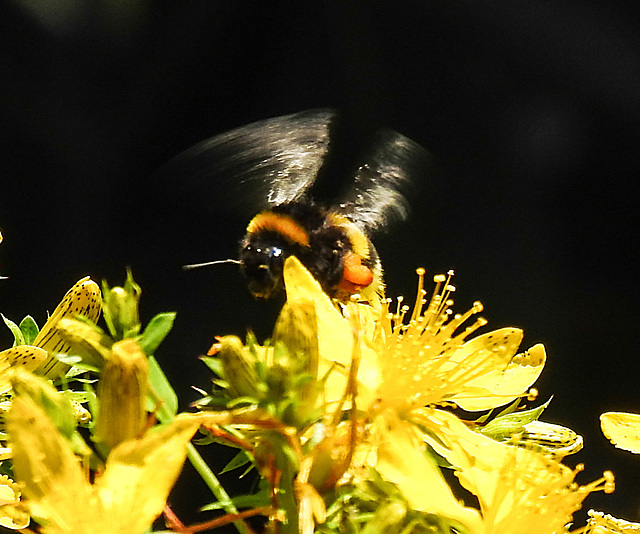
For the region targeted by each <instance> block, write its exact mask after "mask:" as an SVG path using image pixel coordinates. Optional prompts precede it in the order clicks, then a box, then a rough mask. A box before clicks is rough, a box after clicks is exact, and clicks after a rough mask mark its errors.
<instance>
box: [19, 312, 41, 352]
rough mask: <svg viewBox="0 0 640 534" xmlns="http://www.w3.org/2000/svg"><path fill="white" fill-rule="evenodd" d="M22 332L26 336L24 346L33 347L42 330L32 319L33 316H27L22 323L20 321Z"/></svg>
mask: <svg viewBox="0 0 640 534" xmlns="http://www.w3.org/2000/svg"><path fill="white" fill-rule="evenodd" d="M20 331H21V332H22V335H23V336H24V344H25V345H33V342H34V340H35V339H36V336H37V335H38V332H40V329H39V328H38V324H37V323H36V322H35V320H34V318H33V317H31V315H27V316H26V317H25V318H24V319H22V321H20Z"/></svg>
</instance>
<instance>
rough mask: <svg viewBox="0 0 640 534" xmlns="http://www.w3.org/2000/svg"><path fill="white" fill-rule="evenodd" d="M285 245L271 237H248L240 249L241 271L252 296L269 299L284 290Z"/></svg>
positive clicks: (254, 235) (255, 235)
mask: <svg viewBox="0 0 640 534" xmlns="http://www.w3.org/2000/svg"><path fill="white" fill-rule="evenodd" d="M285 246H286V245H285V244H284V243H282V242H281V241H280V240H277V239H276V240H274V239H273V237H272V236H271V237H270V236H265V235H260V234H253V235H248V236H247V237H246V238H245V239H244V240H243V242H242V246H241V248H240V257H239V260H240V264H241V270H242V273H243V274H244V277H245V279H246V280H247V287H248V288H249V291H250V292H251V294H252V295H253V296H254V297H256V298H260V299H268V298H271V297H272V296H274V295H275V294H276V293H277V292H278V291H280V290H281V289H283V286H284V282H283V279H282V270H283V268H284V260H285V258H286V257H287V256H288V254H286V252H285V251H286V249H285Z"/></svg>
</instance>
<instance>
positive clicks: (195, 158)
mask: <svg viewBox="0 0 640 534" xmlns="http://www.w3.org/2000/svg"><path fill="white" fill-rule="evenodd" d="M335 118H336V114H335V112H334V111H332V110H310V111H304V112H300V113H295V114H292V115H286V116H283V117H275V118H271V119H267V120H263V121H259V122H256V123H252V124H249V125H246V126H242V127H239V128H236V129H234V130H231V131H229V132H226V133H223V134H220V135H217V136H215V137H213V138H211V139H209V140H207V141H204V142H202V143H200V144H198V145H196V146H194V147H192V148H190V149H188V150H187V151H185V152H183V153H182V154H180V155H178V156H177V157H176V158H174V160H172V161H171V162H170V163H169V166H171V167H174V168H180V169H181V170H182V171H184V170H185V169H186V168H187V167H189V168H190V171H189V172H188V173H189V174H190V175H191V176H192V177H193V178H195V179H194V180H192V181H193V183H197V184H201V185H202V186H203V190H202V191H200V193H201V194H202V195H204V196H205V197H206V196H210V192H207V191H206V188H207V182H210V181H211V180H214V179H215V180H216V182H217V190H218V191H222V190H224V191H232V192H233V194H234V195H235V196H238V195H239V196H240V197H241V198H242V200H248V202H249V203H252V202H253V205H254V213H255V211H258V210H259V211H258V213H257V215H255V216H254V217H253V218H252V219H251V220H250V221H249V224H248V225H247V228H246V232H245V236H244V237H243V238H242V240H241V241H240V247H239V254H238V259H237V260H222V261H223V262H224V261H231V262H234V263H239V265H240V268H241V270H242V273H243V274H244V277H245V279H246V282H247V286H248V288H249V291H250V292H251V293H252V294H253V296H255V297H257V298H260V299H267V298H271V297H273V296H274V295H275V294H277V293H278V292H280V291H281V290H282V288H283V279H282V271H283V266H284V261H285V259H286V258H287V257H289V256H291V255H295V256H296V257H297V258H298V259H299V260H300V261H301V262H302V263H303V264H304V265H305V266H306V267H307V269H308V270H309V271H310V272H311V274H312V275H313V276H314V277H315V278H316V280H318V282H319V283H320V284H321V286H322V288H323V289H324V291H325V292H326V293H327V294H328V295H329V296H331V297H333V298H337V299H346V298H349V297H350V296H351V295H353V294H355V293H358V294H360V296H361V297H362V299H364V300H368V301H370V302H372V301H373V299H377V298H379V297H380V296H382V295H383V294H384V283H383V280H382V267H381V264H380V259H379V258H378V254H377V252H376V250H375V248H374V246H373V244H372V243H371V240H370V238H369V236H370V235H371V233H372V232H374V231H376V230H379V229H381V228H382V227H384V226H385V225H386V224H387V223H388V222H389V221H390V220H391V219H404V218H405V217H406V216H407V213H408V206H407V202H406V200H405V198H404V197H403V195H402V193H401V191H402V189H403V188H404V187H405V186H406V185H407V183H408V181H409V178H410V177H411V176H413V175H415V174H417V173H419V172H420V171H423V170H424V168H425V164H426V163H427V162H428V155H427V153H426V151H424V149H422V148H421V147H420V146H419V145H417V144H416V143H414V142H413V141H411V140H410V139H408V138H406V137H404V136H402V135H400V134H398V133H395V132H391V131H383V132H379V133H378V135H377V137H376V139H375V141H374V142H373V143H372V145H371V149H370V150H369V152H368V153H367V154H366V156H365V157H364V158H363V159H362V160H361V161H360V162H359V163H360V164H359V166H358V167H357V170H356V171H355V173H354V178H353V181H352V183H351V184H350V186H349V187H348V189H347V190H346V193H344V194H343V195H341V196H339V198H338V200H337V202H336V203H335V204H334V205H333V206H332V207H330V208H327V207H325V206H323V205H321V204H319V203H316V202H315V201H314V200H312V198H311V196H310V194H309V189H310V188H311V186H312V185H313V184H314V182H315V181H316V178H317V176H318V174H322V172H323V171H324V166H325V162H326V159H327V154H328V152H329V144H330V138H331V130H332V127H333V125H334V122H335ZM209 185H210V184H209ZM227 185H228V186H229V187H226V186H227ZM251 199H253V200H251ZM255 199H258V200H257V202H255ZM214 263H220V262H207V263H202V264H194V265H188V266H185V267H187V268H190V267H199V266H204V265H210V264H214Z"/></svg>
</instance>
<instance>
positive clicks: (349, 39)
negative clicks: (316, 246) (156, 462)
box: [0, 0, 640, 524]
mask: <svg viewBox="0 0 640 534" xmlns="http://www.w3.org/2000/svg"><path fill="white" fill-rule="evenodd" d="M50 4H51V5H50ZM119 4H122V6H119ZM53 6H55V7H53ZM118 6H119V7H118ZM635 7H636V5H635V1H633V0H627V1H616V2H611V1H607V2H604V1H595V0H594V1H588V0H573V1H567V2H562V3H558V2H551V1H549V2H542V1H533V0H528V1H522V2H513V1H512V0H496V1H492V2H482V1H477V0H446V1H425V0H422V1H420V2H405V1H403V2H384V3H383V2H332V3H329V2H326V3H324V2H314V3H305V4H304V6H302V5H295V4H293V3H292V4H280V3H266V2H255V3H253V2H242V1H235V2H216V1H202V2H197V1H185V2H162V3H151V2H145V1H139V2H134V1H131V2H128V3H124V2H122V3H121V2H116V1H113V2H109V1H106V0H105V1H102V2H86V3H84V2H80V1H76V0H65V1H61V2H56V3H49V2H44V1H43V2H38V1H37V0H34V1H32V2H26V1H24V2H23V1H18V0H16V1H15V2H14V3H5V5H4V6H3V8H2V12H1V13H0V18H1V19H2V21H3V26H4V27H3V29H2V31H0V72H1V73H2V75H1V77H0V136H1V143H0V229H1V230H2V232H3V234H4V239H5V240H4V243H2V245H0V247H1V248H0V257H1V259H2V263H1V264H0V273H1V274H4V275H8V276H10V279H9V280H5V281H2V282H0V311H1V312H2V313H3V314H5V315H6V316H8V317H10V318H13V319H15V320H18V319H20V318H21V317H22V316H24V315H25V314H27V313H30V314H32V315H34V316H35V318H36V319H37V320H38V322H39V323H40V324H42V323H43V322H44V319H45V317H46V311H47V310H52V309H53V307H54V306H55V305H56V304H57V302H58V301H59V299H60V298H61V297H62V295H63V294H64V292H65V291H66V290H67V289H68V288H69V287H70V286H71V285H72V284H73V283H74V282H75V281H76V280H78V279H79V278H81V277H82V276H84V275H86V274H90V275H91V276H92V277H94V279H96V280H101V279H103V278H106V279H107V280H109V282H110V283H111V284H117V283H122V281H123V280H124V275H125V267H126V266H130V267H131V268H132V269H133V273H134V275H135V278H136V280H137V281H138V282H139V283H140V284H141V285H142V287H143V290H144V295H143V301H142V315H143V318H144V319H145V320H148V319H149V318H150V317H151V316H152V315H153V314H155V313H156V312H159V311H165V310H175V311H178V313H179V315H178V320H177V323H176V327H175V330H174V332H173V334H172V336H171V338H170V339H169V340H168V341H167V343H166V344H165V345H164V346H163V348H161V350H160V351H159V354H158V358H159V360H160V361H161V363H162V365H163V367H164V368H165V370H166V371H167V373H168V374H169V376H170V378H171V379H172V381H173V382H174V383H176V387H177V388H178V390H179V391H180V394H181V395H182V399H183V401H184V406H183V407H185V408H186V406H187V404H188V402H190V401H191V400H193V399H195V398H196V397H197V395H196V394H195V393H193V392H192V391H191V390H190V389H189V385H190V384H196V385H198V386H200V387H205V388H206V387H207V386H208V380H209V377H208V374H207V372H206V370H205V369H204V366H203V365H202V364H201V363H200V362H199V361H198V360H197V355H198V354H200V353H202V352H204V351H205V350H206V348H207V347H208V346H209V344H210V343H211V341H212V340H213V336H215V335H217V334H224V333H231V332H233V333H238V334H242V333H243V332H244V331H245V329H246V328H247V327H252V328H254V329H255V330H256V331H257V332H258V334H259V335H260V336H264V335H267V334H268V333H269V330H270V328H271V326H272V324H273V321H274V318H275V314H276V311H277V303H268V304H265V303H258V302H254V301H253V300H252V299H251V297H250V296H249V295H248V294H247V292H246V290H245V288H244V286H243V282H242V279H241V276H240V274H239V272H238V271H237V268H236V267H234V266H232V265H226V266H221V267H218V268H215V269H208V270H205V269H203V270H200V271H192V272H188V273H185V272H183V271H181V269H180V265H182V264H185V263H193V262H197V261H206V260H211V259H221V258H226V257H231V256H233V255H234V253H235V247H236V243H237V240H238V239H239V237H240V236H241V234H242V232H243V229H244V225H245V224H246V219H243V218H242V217H241V216H240V215H239V214H237V213H234V212H232V211H230V210H228V209H226V210H225V200H224V198H225V197H224V195H225V194H229V195H231V194H232V192H228V191H220V202H219V203H217V205H216V206H215V207H214V209H213V210H210V209H207V208H208V207H210V206H203V205H202V204H203V202H202V199H201V198H198V197H197V196H195V195H194V196H193V197H191V196H190V195H189V194H188V191H187V194H186V195H181V196H180V198H179V199H178V200H177V199H176V198H173V197H172V195H170V194H168V193H167V191H166V190H164V189H162V188H160V187H159V185H158V183H157V181H156V180H155V179H154V178H153V171H154V170H156V169H157V168H158V167H159V166H160V165H162V164H163V163H164V162H166V161H167V160H168V159H169V158H170V157H172V156H173V155H175V154H177V153H178V152H180V151H181V150H183V149H185V148H187V147H188V146H190V145H192V144H194V143H196V142H198V141H200V140H202V139H204V138H206V137H209V136H211V135H215V134H217V133H220V132H222V131H225V130H227V129H230V128H233V127H235V126H238V125H241V124H244V123H248V122H252V121H255V120H258V119H262V118H266V117H271V116H277V115H282V114H286V113H292V112H296V111H300V110H303V109H308V108H316V107H333V108H336V109H338V110H340V111H341V112H342V115H343V116H344V122H345V124H347V125H348V127H349V128H350V129H351V130H350V133H351V135H348V136H346V139H345V141H344V142H345V143H346V145H349V144H352V145H353V147H354V148H358V140H359V139H361V138H365V137H366V135H368V134H370V133H371V132H373V131H374V130H375V129H377V128H379V127H389V128H392V129H395V130H398V131H400V132H401V133H403V134H405V135H407V136H409V137H411V138H412V139H414V140H416V141H417V142H419V143H420V144H422V145H423V146H425V147H427V148H428V149H429V150H430V151H431V152H432V153H433V155H434V157H435V160H436V162H437V170H435V171H434V172H433V173H432V175H431V176H429V177H428V178H426V179H425V180H424V183H420V184H417V185H418V186H419V193H417V194H415V195H412V197H411V199H410V201H411V204H412V209H413V212H412V217H411V219H410V220H409V221H408V222H407V223H405V224H403V225H402V226H400V227H398V228H395V229H393V231H392V232H391V233H389V234H387V235H382V236H380V237H379V239H377V241H376V244H377V246H378V248H379V252H380V254H381V256H382V258H383V262H384V265H385V269H386V273H387V283H388V286H389V293H390V295H391V296H396V295H398V294H405V295H410V294H413V291H414V286H415V276H414V274H413V273H414V269H415V268H416V267H418V266H424V267H426V269H427V271H428V272H429V273H431V274H435V273H437V272H444V271H446V270H448V269H450V268H452V269H455V270H456V273H457V274H456V278H455V283H456V285H457V286H458V288H459V290H458V294H457V299H456V309H457V310H459V311H463V310H465V309H466V308H467V307H468V306H470V305H471V303H472V302H473V301H474V300H478V299H479V300H482V302H483V303H484V305H485V313H484V316H485V317H486V318H487V319H488V320H489V326H490V327H493V328H498V327H501V326H520V327H522V328H524V330H525V341H524V343H523V345H524V346H530V345H533V344H534V343H537V342H543V343H544V344H545V345H546V348H547V353H548V357H549V361H548V364H547V366H546V369H545V371H544V374H543V376H542V378H541V379H540V381H539V382H538V384H537V386H538V389H539V390H540V394H541V400H546V399H547V398H548V397H549V396H551V395H554V400H553V402H552V404H551V406H550V408H549V409H548V410H547V413H546V414H545V418H546V420H550V421H553V422H558V423H563V424H565V425H567V426H570V427H572V428H574V429H575V430H576V431H578V432H579V433H581V434H583V435H584V437H585V449H584V451H582V452H581V453H579V454H578V455H576V456H574V457H571V458H569V459H568V462H569V463H575V462H584V463H585V464H586V473H585V474H583V475H581V476H580V478H579V481H581V482H583V483H586V482H587V481H589V480H591V479H593V478H596V477H598V476H600V474H601V472H602V471H603V470H604V469H611V470H613V471H614V472H615V474H616V475H617V478H618V490H617V491H616V493H614V494H613V495H612V496H605V495H603V494H597V495H594V496H592V497H590V498H589V499H588V500H587V503H586V508H587V509H588V508H589V507H594V508H598V509H604V510H606V511H608V512H611V513H613V514H616V515H619V516H623V517H626V518H627V519H632V520H633V519H635V520H637V519H639V518H638V510H639V506H640V488H639V487H638V483H637V480H638V476H640V458H638V457H634V456H633V455H631V454H630V453H626V452H622V451H618V450H616V449H614V448H613V447H612V446H610V445H609V444H608V442H607V441H606V440H605V438H604V437H602V435H601V434H600V431H599V422H598V415H599V414H600V413H601V412H603V411H606V410H627V411H637V412H638V411H640V400H639V399H638V398H637V396H638V371H639V369H640V364H639V363H638V360H637V359H638V352H639V347H638V332H640V313H639V311H638V303H639V302H640V299H639V298H638V297H639V296H640V285H639V284H638V282H637V273H638V267H639V266H640V260H638V254H637V251H636V249H637V232H638V229H639V226H640V225H639V223H638V218H637V216H636V215H637V211H638V207H637V198H638V195H637V192H636V189H637V187H636V177H637V175H638V159H639V155H638V154H639V151H638V139H639V134H640V32H639V31H638V29H639V26H638V22H639V20H638V18H637V14H636V13H637V10H636V9H635ZM215 187H216V184H215V183H213V182H212V188H215ZM9 344H10V334H9V332H8V330H2V329H0V346H2V347H6V346H8V345H9ZM224 460H225V458H224V454H220V455H218V453H216V455H214V456H213V457H212V459H211V461H212V462H213V463H214V464H217V465H219V464H223V463H224ZM232 478H233V477H227V478H225V481H229V480H232ZM194 488H195V489H197V488H198V486H197V482H194V483H193V484H181V485H179V486H178V489H177V491H176V496H175V497H174V499H175V500H176V502H178V503H179V504H178V507H182V506H184V507H185V508H186V507H188V504H189V503H190V505H191V506H196V505H198V504H202V503H203V502H205V501H206V497H203V496H202V495H201V493H198V492H197V491H194ZM182 501H184V502H182ZM583 517H584V514H582V513H581V514H580V515H579V516H578V518H579V519H580V518H583ZM578 524H580V521H578Z"/></svg>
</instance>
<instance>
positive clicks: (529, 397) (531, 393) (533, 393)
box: [527, 388, 538, 402]
mask: <svg viewBox="0 0 640 534" xmlns="http://www.w3.org/2000/svg"><path fill="white" fill-rule="evenodd" d="M537 398H538V390H537V389H536V388H531V389H530V390H529V391H528V392H527V400H528V401H529V402H532V401H534V400H536V399H537Z"/></svg>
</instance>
